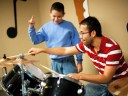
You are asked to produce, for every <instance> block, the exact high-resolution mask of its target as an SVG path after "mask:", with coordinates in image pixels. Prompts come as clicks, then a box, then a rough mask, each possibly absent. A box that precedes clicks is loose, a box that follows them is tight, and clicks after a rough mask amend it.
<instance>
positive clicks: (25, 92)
mask: <svg viewBox="0 0 128 96" xmlns="http://www.w3.org/2000/svg"><path fill="white" fill-rule="evenodd" d="M20 67H21V81H22V96H27V88H26V85H27V82H26V81H25V80H24V73H25V71H24V68H23V64H21V63H20Z"/></svg>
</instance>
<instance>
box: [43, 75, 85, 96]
mask: <svg viewBox="0 0 128 96" xmlns="http://www.w3.org/2000/svg"><path fill="white" fill-rule="evenodd" d="M81 85H82V84H81V83H80V82H79V81H77V80H74V79H72V78H70V77H67V76H61V77H49V78H47V79H46V86H44V88H43V95H42V96H81V94H79V92H78V91H79V90H82V91H83V89H82V87H81Z"/></svg>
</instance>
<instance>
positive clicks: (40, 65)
mask: <svg viewBox="0 0 128 96" xmlns="http://www.w3.org/2000/svg"><path fill="white" fill-rule="evenodd" d="M40 66H41V67H43V68H45V69H47V70H48V71H51V72H53V73H55V74H57V75H59V73H57V72H55V71H53V70H51V69H49V68H47V67H45V66H44V65H41V64H40Z"/></svg>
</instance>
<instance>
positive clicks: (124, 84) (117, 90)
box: [108, 77, 128, 96]
mask: <svg viewBox="0 0 128 96" xmlns="http://www.w3.org/2000/svg"><path fill="white" fill-rule="evenodd" d="M108 90H109V91H110V92H111V93H113V94H115V95H117V96H128V77H127V78H121V79H118V80H115V81H113V82H112V83H110V85H109V86H108Z"/></svg>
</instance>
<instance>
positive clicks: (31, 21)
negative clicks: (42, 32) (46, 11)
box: [29, 16, 35, 27]
mask: <svg viewBox="0 0 128 96" xmlns="http://www.w3.org/2000/svg"><path fill="white" fill-rule="evenodd" d="M34 25H35V21H34V17H33V16H32V17H31V19H30V20H29V26H30V27H32V26H34Z"/></svg>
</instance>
